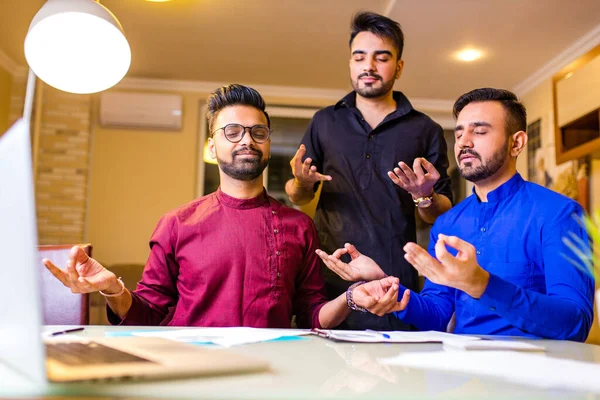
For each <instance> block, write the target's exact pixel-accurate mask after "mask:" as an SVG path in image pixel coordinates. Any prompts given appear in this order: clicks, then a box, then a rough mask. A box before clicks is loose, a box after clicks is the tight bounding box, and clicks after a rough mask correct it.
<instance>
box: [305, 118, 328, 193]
mask: <svg viewBox="0 0 600 400" xmlns="http://www.w3.org/2000/svg"><path fill="white" fill-rule="evenodd" d="M318 118H319V112H317V113H316V114H315V116H314V117H313V119H312V120H311V121H310V123H309V125H308V128H306V132H305V133H304V137H303V138H302V141H301V142H300V143H301V144H303V145H304V147H306V154H305V155H304V158H303V159H302V161H304V160H306V159H307V158H308V157H310V158H311V159H312V165H314V166H316V167H317V171H318V172H319V173H321V174H322V173H323V150H322V148H321V143H320V142H319V134H318V129H317V126H318V122H317V119H318ZM320 184H321V182H316V183H315V187H314V190H315V192H316V191H317V189H318V188H319V185H320Z"/></svg>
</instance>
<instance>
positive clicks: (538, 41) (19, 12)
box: [0, 0, 600, 100]
mask: <svg viewBox="0 0 600 400" xmlns="http://www.w3.org/2000/svg"><path fill="white" fill-rule="evenodd" d="M43 3H44V1H43V0H2V1H0V50H2V51H4V52H5V53H6V54H7V55H8V56H9V57H10V58H12V59H13V60H14V61H16V62H17V63H19V64H23V65H24V64H25V58H24V55H23V41H24V38H25V34H26V33H27V28H28V26H29V22H30V21H31V19H32V18H33V16H34V15H35V13H36V12H37V10H38V9H39V8H40V7H41V6H42V5H43ZM101 3H102V4H104V5H105V6H106V7H108V8H109V9H110V10H111V11H112V12H113V13H114V14H115V15H116V16H117V17H118V18H119V20H120V21H121V24H122V25H123V28H124V29H125V33H126V35H127V37H128V39H129V42H130V44H131V48H132V52H133V61H132V65H131V69H130V71H129V73H128V76H129V77H143V78H159V79H178V80H194V81H208V82H240V83H246V84H260V85H281V86H296V87H309V88H321V89H339V90H341V89H348V88H349V87H350V85H349V78H348V57H349V52H348V34H349V23H350V17H351V16H352V15H353V14H354V13H355V12H356V11H359V10H370V11H375V12H378V13H387V15H389V16H390V17H391V18H392V19H395V20H396V21H398V22H399V23H400V24H401V25H402V28H403V30H404V33H405V37H406V39H405V51H404V55H403V59H404V60H405V69H404V73H403V75H402V77H401V78H400V81H399V83H398V85H397V87H398V88H400V89H401V90H403V91H404V92H405V93H406V94H407V95H408V96H409V97H413V98H429V99H447V100H453V99H455V98H456V97H457V96H459V95H460V94H462V93H464V92H466V91H468V90H470V89H473V88H475V87H481V86H494V87H503V88H509V89H510V88H513V87H515V85H517V84H519V83H520V82H522V81H523V80H524V79H526V78H527V77H529V76H530V75H531V74H533V73H535V72H536V71H538V70H539V69H540V68H542V67H543V66H544V65H545V64H547V63H548V62H549V61H550V60H552V59H553V58H554V57H555V56H556V55H557V54H559V53H561V52H562V51H564V50H565V49H566V48H568V47H569V46H570V45H571V44H573V43H574V42H575V41H577V40H578V39H580V38H581V37H582V36H584V35H585V34H586V33H588V32H589V31H591V30H592V29H594V28H596V27H598V26H600V1H598V0H577V1H565V0H543V1H542V0H479V1H477V0H423V1H416V0H173V1H171V2H167V3H150V2H146V1H144V0H102V1H101ZM465 46H474V47H477V48H480V49H482V50H483V51H484V52H485V54H486V55H485V57H484V58H483V59H482V60H480V61H478V62H474V63H471V64H465V63H460V62H458V61H455V60H454V59H453V57H452V55H453V53H454V52H455V51H456V50H459V49H460V48H463V47H465Z"/></svg>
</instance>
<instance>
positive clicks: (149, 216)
mask: <svg viewBox="0 0 600 400" xmlns="http://www.w3.org/2000/svg"><path fill="white" fill-rule="evenodd" d="M199 99H200V97H199V96H198V95H196V94H184V103H183V126H182V130H181V131H180V132H172V131H150V130H139V129H114V128H104V127H101V126H99V124H97V120H95V122H96V124H95V127H94V132H93V140H92V162H91V176H90V190H89V196H88V201H89V202H88V223H87V240H88V241H90V242H91V243H93V245H94V251H95V256H96V258H98V260H100V261H101V262H103V263H106V264H107V265H111V264H115V263H119V264H122V263H136V264H144V263H145V261H146V258H147V256H148V251H149V249H148V239H149V238H150V235H151V234H152V232H153V231H154V228H155V226H156V223H157V222H158V220H159V219H160V217H161V216H162V215H163V214H164V213H166V212H167V211H169V210H171V209H173V208H175V207H177V206H179V205H182V204H185V203H187V202H189V201H191V200H193V199H194V197H195V185H196V163H197V154H196V153H197V152H196V149H197V147H198V146H197V127H198V108H199Z"/></svg>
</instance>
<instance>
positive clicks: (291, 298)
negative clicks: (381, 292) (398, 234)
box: [108, 189, 327, 328]
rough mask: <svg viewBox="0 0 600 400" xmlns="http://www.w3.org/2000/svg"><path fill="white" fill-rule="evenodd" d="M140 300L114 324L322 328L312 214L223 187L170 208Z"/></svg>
mask: <svg viewBox="0 0 600 400" xmlns="http://www.w3.org/2000/svg"><path fill="white" fill-rule="evenodd" d="M150 248H151V252H150V256H149V259H148V262H147V263H146V267H145V269H144V274H143V277H142V280H141V281H140V283H139V284H138V286H137V289H136V290H135V291H134V292H133V293H132V297H133V303H132V305H131V309H130V310H129V313H128V314H127V316H126V317H125V318H124V319H123V320H122V321H121V320H120V319H119V318H117V317H116V316H115V315H114V314H113V313H112V311H111V310H110V308H108V316H109V320H110V322H111V323H113V324H125V325H158V324H161V323H166V322H163V319H164V318H165V317H166V316H167V315H168V313H169V312H170V311H172V313H173V314H172V318H171V319H170V320H168V325H172V326H251V327H256V328H289V327H290V325H291V318H292V315H293V314H295V315H296V316H297V323H298V326H299V327H303V328H310V327H320V325H319V311H320V309H321V307H322V306H323V305H324V304H325V303H326V302H327V299H326V296H325V286H324V285H325V284H324V280H323V275H322V271H321V268H320V259H319V258H318V256H317V255H316V254H315V250H316V249H317V248H318V245H317V233H316V231H315V228H314V225H313V223H312V221H311V219H310V218H309V217H308V216H307V215H306V214H303V213H301V212H300V211H297V210H295V209H292V208H289V207H286V206H284V205H282V204H281V203H279V202H278V201H276V200H275V199H273V198H272V197H270V196H267V195H266V193H264V194H262V195H261V196H258V197H256V198H253V199H236V198H233V197H231V196H228V195H227V194H225V193H223V192H222V191H221V190H220V189H219V190H218V191H217V192H215V193H212V194H209V195H207V196H204V197H202V198H200V199H198V200H195V201H193V202H191V203H190V204H188V205H185V206H183V207H180V208H178V209H176V210H174V211H172V212H169V213H167V214H166V215H165V216H164V217H163V218H162V219H161V220H160V222H159V223H158V226H157V228H156V230H155V232H154V234H153V235H152V238H151V240H150Z"/></svg>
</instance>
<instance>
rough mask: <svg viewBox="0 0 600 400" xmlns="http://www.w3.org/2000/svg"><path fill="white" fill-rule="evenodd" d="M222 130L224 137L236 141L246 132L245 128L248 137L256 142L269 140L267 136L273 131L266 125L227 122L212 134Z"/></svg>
mask: <svg viewBox="0 0 600 400" xmlns="http://www.w3.org/2000/svg"><path fill="white" fill-rule="evenodd" d="M221 129H222V130H223V133H224V135H225V139H227V140H229V141H230V142H231V143H238V142H240V141H241V140H242V139H243V138H244V135H245V134H246V129H249V130H250V137H252V139H253V140H254V141H255V142H256V143H264V142H266V141H267V140H269V136H271V132H273V131H272V130H271V129H270V128H269V127H268V126H266V125H253V126H244V125H241V124H227V125H225V126H224V127H222V128H219V129H217V130H216V131H214V132H213V133H212V134H213V136H214V135H215V133H217V132H218V131H220V130H221Z"/></svg>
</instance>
